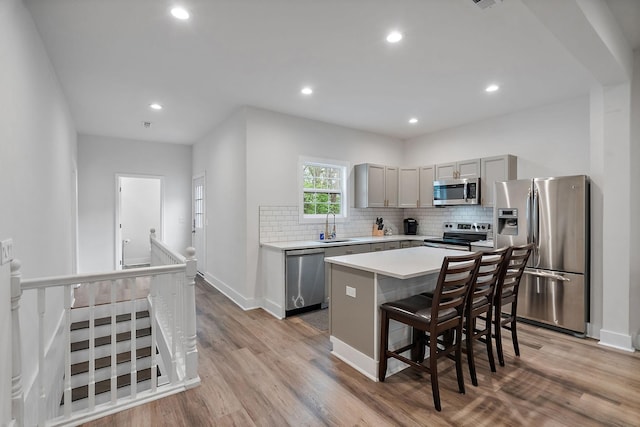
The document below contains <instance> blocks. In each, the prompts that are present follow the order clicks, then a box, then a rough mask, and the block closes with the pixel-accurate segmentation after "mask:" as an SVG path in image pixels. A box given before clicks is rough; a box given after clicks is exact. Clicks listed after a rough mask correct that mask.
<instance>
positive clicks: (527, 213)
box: [526, 188, 533, 243]
mask: <svg viewBox="0 0 640 427" xmlns="http://www.w3.org/2000/svg"><path fill="white" fill-rule="evenodd" d="M526 215H527V243H531V242H532V241H533V240H532V236H531V220H532V219H531V188H529V191H528V192H527V209H526Z"/></svg>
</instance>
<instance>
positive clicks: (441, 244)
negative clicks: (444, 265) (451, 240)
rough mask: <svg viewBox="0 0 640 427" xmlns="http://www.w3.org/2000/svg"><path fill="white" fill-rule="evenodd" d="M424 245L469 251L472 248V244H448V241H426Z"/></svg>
mask: <svg viewBox="0 0 640 427" xmlns="http://www.w3.org/2000/svg"><path fill="white" fill-rule="evenodd" d="M423 245H424V246H427V247H429V248H439V249H452V250H454V251H465V252H469V251H470V250H471V247H470V246H461V245H447V244H446V243H432V242H424V244H423Z"/></svg>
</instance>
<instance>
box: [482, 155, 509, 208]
mask: <svg viewBox="0 0 640 427" xmlns="http://www.w3.org/2000/svg"><path fill="white" fill-rule="evenodd" d="M481 170H482V175H481V178H480V187H481V190H480V197H482V206H485V207H492V206H494V191H495V183H496V182H500V181H509V180H512V179H518V159H517V157H516V156H512V155H511V154H507V155H504V156H495V157H485V158H483V159H482V166H481Z"/></svg>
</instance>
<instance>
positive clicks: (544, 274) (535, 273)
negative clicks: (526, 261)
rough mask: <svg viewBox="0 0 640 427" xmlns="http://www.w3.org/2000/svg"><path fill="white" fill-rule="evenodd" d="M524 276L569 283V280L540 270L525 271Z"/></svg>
mask: <svg viewBox="0 0 640 427" xmlns="http://www.w3.org/2000/svg"><path fill="white" fill-rule="evenodd" d="M524 274H529V275H531V276H536V277H544V278H545V279H553V280H557V281H559V282H570V281H571V279H570V278H568V277H564V276H560V275H558V274H553V273H547V272H544V271H540V270H525V271H524Z"/></svg>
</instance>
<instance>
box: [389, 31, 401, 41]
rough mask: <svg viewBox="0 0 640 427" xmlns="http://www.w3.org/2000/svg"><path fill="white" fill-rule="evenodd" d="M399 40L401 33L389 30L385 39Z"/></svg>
mask: <svg viewBox="0 0 640 427" xmlns="http://www.w3.org/2000/svg"><path fill="white" fill-rule="evenodd" d="M400 40H402V33H400V32H399V31H391V32H390V33H389V35H387V41H388V42H389V43H398V42H399V41H400Z"/></svg>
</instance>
